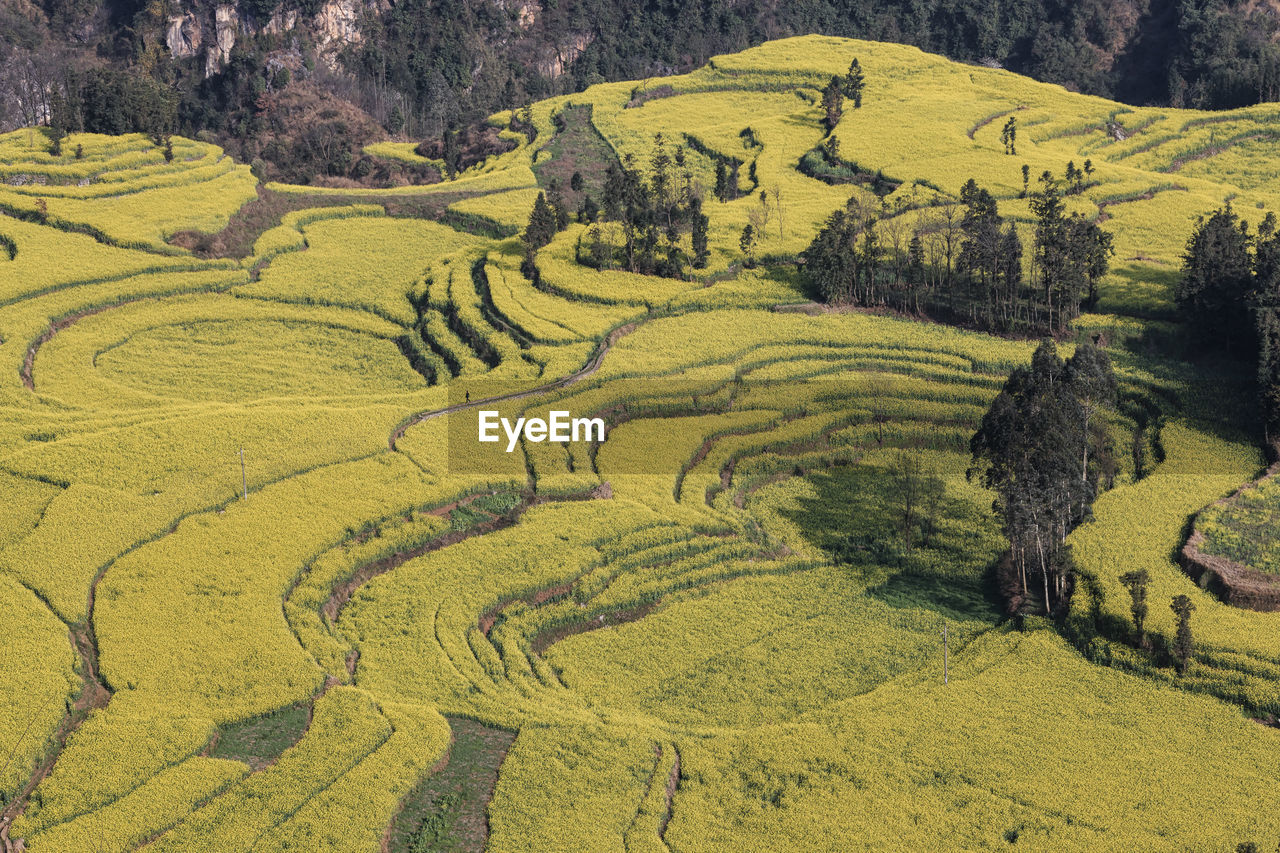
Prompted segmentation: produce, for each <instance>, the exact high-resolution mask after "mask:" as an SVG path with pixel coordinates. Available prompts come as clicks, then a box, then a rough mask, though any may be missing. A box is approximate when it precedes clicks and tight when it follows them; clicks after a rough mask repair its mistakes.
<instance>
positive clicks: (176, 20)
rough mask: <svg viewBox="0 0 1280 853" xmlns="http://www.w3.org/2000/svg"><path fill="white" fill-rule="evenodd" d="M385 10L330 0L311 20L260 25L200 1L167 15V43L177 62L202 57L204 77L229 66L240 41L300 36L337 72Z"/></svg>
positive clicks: (369, 3)
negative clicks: (364, 27) (364, 25)
mask: <svg viewBox="0 0 1280 853" xmlns="http://www.w3.org/2000/svg"><path fill="white" fill-rule="evenodd" d="M387 8H389V4H388V3H387V2H386V0H326V2H325V3H324V4H323V5H322V6H320V8H319V9H318V10H317V11H316V13H315V14H314V15H312V16H310V17H305V16H304V15H303V14H302V13H301V12H299V11H298V10H297V9H277V10H276V11H275V12H273V13H272V14H271V16H270V17H269V18H267V20H265V21H259V20H256V19H255V18H254V16H253V15H252V14H251V13H249V12H247V11H245V10H243V9H242V8H240V7H239V6H237V5H235V4H231V3H217V4H206V3H201V2H198V0H197V2H194V3H193V2H187V3H184V4H183V6H182V8H181V10H180V11H179V12H178V13H177V14H174V15H170V16H169V18H168V27H167V29H166V30H165V34H164V43H165V46H166V47H167V48H168V49H169V53H170V54H171V55H172V56H173V57H174V58H175V59H193V58H200V57H203V59H204V74H205V76H206V77H211V76H213V75H214V74H216V73H218V72H219V71H221V70H222V69H223V68H224V67H226V64H227V62H228V61H229V60H230V58H231V51H232V50H233V49H235V46H236V44H237V43H238V42H239V41H240V40H241V39H246V38H253V37H254V36H257V35H260V34H263V35H287V34H290V33H298V34H299V35H305V36H306V37H307V39H308V41H309V42H310V43H311V44H312V45H314V46H315V52H316V56H317V58H318V59H319V60H320V61H321V62H323V63H324V64H325V65H327V66H328V67H329V68H330V69H333V70H336V69H337V67H338V56H339V54H341V52H342V51H343V49H344V48H346V47H348V46H351V45H357V44H360V43H361V42H362V41H363V39H364V36H363V34H362V33H361V30H360V20H361V18H362V17H363V16H364V15H365V14H366V13H370V12H372V13H375V14H377V13H379V12H382V11H385V9H387Z"/></svg>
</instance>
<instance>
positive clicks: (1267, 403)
mask: <svg viewBox="0 0 1280 853" xmlns="http://www.w3.org/2000/svg"><path fill="white" fill-rule="evenodd" d="M1254 284H1255V287H1254V292H1253V311H1254V325H1255V327H1256V329H1257V336H1258V396H1259V399H1260V401H1261V404H1262V416H1263V436H1264V439H1265V441H1266V442H1267V443H1268V444H1272V443H1273V442H1276V441H1277V440H1278V439H1280V234H1278V233H1277V232H1276V228H1275V216H1274V215H1273V214H1267V218H1266V219H1265V220H1263V222H1262V224H1261V225H1259V226H1258V241H1257V253H1256V255H1255V258H1254Z"/></svg>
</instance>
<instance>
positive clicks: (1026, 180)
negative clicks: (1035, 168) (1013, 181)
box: [1019, 163, 1031, 198]
mask: <svg viewBox="0 0 1280 853" xmlns="http://www.w3.org/2000/svg"><path fill="white" fill-rule="evenodd" d="M1030 189H1031V167H1030V166H1029V165H1027V164H1026V163H1023V164H1022V195H1021V196H1019V198H1026V197H1027V193H1028V192H1029V191H1030Z"/></svg>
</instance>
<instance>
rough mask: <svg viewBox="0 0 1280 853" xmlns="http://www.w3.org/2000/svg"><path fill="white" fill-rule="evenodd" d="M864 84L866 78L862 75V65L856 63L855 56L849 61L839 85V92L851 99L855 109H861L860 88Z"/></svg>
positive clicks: (861, 88)
mask: <svg viewBox="0 0 1280 853" xmlns="http://www.w3.org/2000/svg"><path fill="white" fill-rule="evenodd" d="M865 85H866V80H865V79H864V78H863V76H862V66H861V65H859V64H858V59H857V57H854V60H853V61H852V62H850V63H849V70H848V72H846V73H845V75H844V80H843V81H842V82H841V85H840V92H841V94H843V95H844V96H845V97H846V98H848V99H849V100H851V101H853V108H854V109H855V110H860V109H862V90H863V87H864V86H865Z"/></svg>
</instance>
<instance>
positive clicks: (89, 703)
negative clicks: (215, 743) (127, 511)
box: [0, 572, 111, 853]
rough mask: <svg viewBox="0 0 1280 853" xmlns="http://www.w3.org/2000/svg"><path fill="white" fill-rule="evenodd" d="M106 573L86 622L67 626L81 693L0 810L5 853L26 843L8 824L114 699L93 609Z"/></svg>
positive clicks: (0, 845)
mask: <svg viewBox="0 0 1280 853" xmlns="http://www.w3.org/2000/svg"><path fill="white" fill-rule="evenodd" d="M103 574H104V573H103V572H100V573H98V575H97V576H95V577H94V579H93V583H92V584H90V586H89V607H88V611H87V612H88V617H87V618H86V620H85V624H84V625H75V626H71V627H70V628H69V629H68V633H69V634H70V639H71V645H72V646H73V647H74V648H75V650H76V653H77V654H78V655H80V674H81V678H82V679H83V684H82V686H81V688H80V694H79V695H78V696H77V697H76V699H75V701H74V702H73V703H72V704H71V705H70V706H69V707H68V708H67V712H66V713H65V714H64V715H63V717H62V721H61V722H59V723H58V728H57V729H55V730H54V733H53V735H52V737H51V738H50V746H49V749H48V751H47V753H46V754H45V756H44V758H42V759H41V760H40V763H39V764H38V765H37V766H36V769H35V771H34V772H33V773H32V774H31V777H30V778H29V779H28V780H27V784H26V785H24V786H23V788H22V790H20V791H19V792H18V794H17V795H16V796H15V797H14V798H13V801H12V802H10V803H9V804H8V806H6V807H5V809H4V811H2V812H0V850H3V851H4V853H10V851H19V850H22V849H24V847H25V845H23V844H22V843H21V840H20V839H19V840H18V841H13V840H11V839H10V838H9V826H10V825H11V824H12V823H13V821H14V820H16V819H17V817H18V816H19V815H21V814H22V812H23V811H24V810H25V809H26V807H27V803H28V802H29V801H30V799H31V794H32V793H33V792H34V791H35V789H36V787H37V786H38V785H39V784H40V783H41V782H43V781H44V779H45V777H46V776H48V775H49V773H50V772H52V770H53V766H54V764H56V763H57V761H58V758H59V757H60V756H61V755H62V750H63V749H65V748H66V745H67V738H69V737H70V736H71V735H72V733H73V732H75V730H76V729H78V728H79V727H80V724H81V723H83V722H84V721H85V719H87V718H88V716H89V714H90V712H92V711H94V710H97V709H100V708H105V707H107V703H108V702H110V701H111V691H110V690H108V689H107V686H106V685H105V684H103V682H102V678H101V676H100V675H99V673H98V638H97V634H96V633H95V632H94V629H93V608H94V603H95V599H96V598H97V593H98V582H99V581H100V580H102V575H103Z"/></svg>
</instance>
